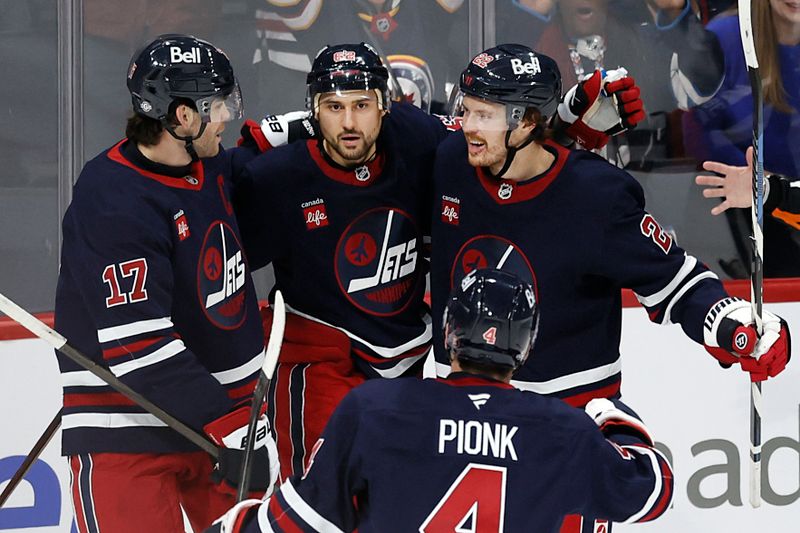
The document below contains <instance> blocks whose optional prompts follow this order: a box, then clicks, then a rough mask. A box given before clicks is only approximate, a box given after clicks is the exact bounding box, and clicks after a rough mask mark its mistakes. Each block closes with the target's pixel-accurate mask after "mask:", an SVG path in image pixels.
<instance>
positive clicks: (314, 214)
mask: <svg viewBox="0 0 800 533" xmlns="http://www.w3.org/2000/svg"><path fill="white" fill-rule="evenodd" d="M300 207H301V208H302V209H303V220H304V221H305V223H306V229H307V230H309V231H310V230H314V229H319V228H324V227H325V226H327V225H328V213H327V212H326V211H325V202H324V201H323V200H322V199H321V198H317V199H316V200H314V201H311V202H303V203H302V204H300Z"/></svg>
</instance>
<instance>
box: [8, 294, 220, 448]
mask: <svg viewBox="0 0 800 533" xmlns="http://www.w3.org/2000/svg"><path fill="white" fill-rule="evenodd" d="M0 311H2V312H3V313H5V314H6V315H7V316H8V317H9V318H11V319H12V320H14V321H15V322H17V323H18V324H20V325H21V326H23V327H24V328H25V329H27V330H29V331H30V332H31V333H33V334H34V335H36V336H37V337H39V338H40V339H42V340H43V341H45V342H47V343H48V344H49V345H50V346H52V347H53V348H55V349H56V350H58V351H59V352H61V353H62V354H64V355H65V356H67V357H69V358H70V359H72V360H73V361H75V363H77V364H79V365H80V366H82V367H83V368H85V369H86V370H88V371H89V372H91V373H92V374H94V375H95V376H97V377H98V378H100V379H102V380H103V381H104V382H105V383H106V384H108V385H109V386H110V387H111V388H112V389H114V390H116V391H117V392H119V393H121V394H123V395H124V396H125V397H127V398H128V399H129V400H132V401H133V402H134V403H136V404H137V405H138V406H139V407H142V408H143V409H144V410H146V411H147V412H148V413H150V414H151V415H153V416H155V417H156V418H158V419H159V420H160V421H162V422H164V424H166V425H167V426H169V427H171V428H172V429H174V430H175V431H177V432H178V433H180V434H181V435H183V436H184V437H186V438H187V439H189V440H190V441H191V442H193V443H194V444H196V445H197V446H198V447H200V449H202V450H203V451H204V452H207V453H208V454H209V455H211V456H212V457H213V458H214V459H218V458H219V449H218V448H217V447H216V446H215V445H214V443H213V442H211V441H210V440H208V439H207V438H206V437H204V436H203V435H201V434H200V433H198V432H197V431H195V430H193V429H192V428H190V427H189V426H187V425H186V424H184V423H183V422H181V421H180V420H178V419H177V418H175V417H174V416H172V415H170V414H169V413H167V412H166V411H164V410H163V409H161V408H160V407H158V406H157V405H156V404H154V403H153V402H151V401H150V400H148V399H147V398H145V397H144V396H142V395H141V394H139V393H138V392H136V391H135V390H133V389H132V388H130V387H129V386H127V385H126V384H125V383H123V382H122V381H120V380H119V379H118V378H117V376H115V375H114V374H112V373H111V371H109V370H106V369H105V368H103V367H101V366H100V365H98V364H97V363H95V362H94V361H92V360H91V359H89V358H88V357H86V356H85V355H84V354H82V353H81V352H79V351H78V350H76V349H75V348H73V347H72V346H70V345H69V344H67V339H65V338H64V337H63V336H62V335H61V334H60V333H58V332H57V331H55V330H53V329H52V328H50V327H48V326H47V325H46V324H45V323H44V322H42V321H40V320H39V319H37V318H36V317H35V316H33V315H32V314H30V313H28V312H27V311H25V310H24V309H23V308H21V307H20V306H18V305H17V304H15V303H14V302H12V301H11V300H9V299H8V298H6V297H5V296H4V295H3V294H0Z"/></svg>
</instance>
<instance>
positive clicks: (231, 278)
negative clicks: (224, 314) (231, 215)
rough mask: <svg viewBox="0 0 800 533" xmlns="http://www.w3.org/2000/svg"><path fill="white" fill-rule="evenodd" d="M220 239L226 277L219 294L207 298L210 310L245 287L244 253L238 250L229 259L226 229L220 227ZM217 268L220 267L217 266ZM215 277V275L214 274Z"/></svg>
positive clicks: (223, 278) (215, 293)
mask: <svg viewBox="0 0 800 533" xmlns="http://www.w3.org/2000/svg"><path fill="white" fill-rule="evenodd" d="M219 233H220V238H221V239H222V262H223V265H224V266H223V268H224V272H223V274H224V276H221V277H222V284H221V286H220V288H219V290H218V291H217V292H214V293H211V294H209V295H208V296H207V297H206V309H209V308H211V307H213V306H215V305H217V304H218V303H220V302H221V301H222V300H224V299H225V298H227V297H228V296H231V295H233V293H235V292H236V291H238V290H239V289H241V288H242V287H243V286H244V276H245V274H244V271H245V269H244V263H243V262H242V251H241V250H237V251H236V253H235V254H233V255H232V256H230V257H228V247H227V243H226V242H225V228H223V226H222V224H220V225H219ZM216 266H217V268H218V267H219V265H216ZM212 275H213V274H212Z"/></svg>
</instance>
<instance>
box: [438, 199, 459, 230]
mask: <svg viewBox="0 0 800 533" xmlns="http://www.w3.org/2000/svg"><path fill="white" fill-rule="evenodd" d="M460 212H461V200H459V199H458V198H454V197H451V196H444V195H443V196H442V222H444V223H445V224H452V225H453V226H458V218H459V213H460Z"/></svg>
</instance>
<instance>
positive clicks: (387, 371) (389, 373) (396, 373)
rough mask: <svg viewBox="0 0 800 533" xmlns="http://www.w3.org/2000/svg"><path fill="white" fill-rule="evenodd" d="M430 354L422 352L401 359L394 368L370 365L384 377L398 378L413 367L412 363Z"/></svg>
mask: <svg viewBox="0 0 800 533" xmlns="http://www.w3.org/2000/svg"><path fill="white" fill-rule="evenodd" d="M426 355H428V352H424V353H421V354H419V355H415V356H414V357H406V358H405V359H401V360H400V362H399V363H397V364H396V365H394V366H393V367H392V368H376V367H375V365H369V366H370V368H372V370H374V371H375V372H377V373H378V374H379V375H380V376H381V377H382V378H388V379H391V378H396V377H400V376H401V375H402V374H403V372H405V371H406V370H408V369H409V368H411V365H413V364H414V363H416V362H417V361H419V360H420V359H422V358H423V357H425V356H426Z"/></svg>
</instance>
